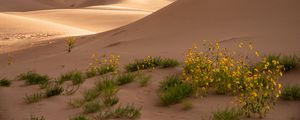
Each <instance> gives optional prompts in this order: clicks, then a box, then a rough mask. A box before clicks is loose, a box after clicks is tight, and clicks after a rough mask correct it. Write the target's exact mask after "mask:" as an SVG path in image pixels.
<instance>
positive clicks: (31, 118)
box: [29, 115, 46, 120]
mask: <svg viewBox="0 0 300 120" xmlns="http://www.w3.org/2000/svg"><path fill="white" fill-rule="evenodd" d="M29 119H30V120H46V118H45V117H44V116H41V117H38V116H34V115H30V118H29Z"/></svg>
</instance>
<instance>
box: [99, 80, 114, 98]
mask: <svg viewBox="0 0 300 120" xmlns="http://www.w3.org/2000/svg"><path fill="white" fill-rule="evenodd" d="M96 89H97V90H98V91H100V92H101V94H102V95H103V96H104V97H110V96H113V95H115V94H116V93H117V92H118V91H119V86H118V85H117V84H116V82H115V80H114V79H109V78H104V79H102V80H99V81H98V83H96Z"/></svg>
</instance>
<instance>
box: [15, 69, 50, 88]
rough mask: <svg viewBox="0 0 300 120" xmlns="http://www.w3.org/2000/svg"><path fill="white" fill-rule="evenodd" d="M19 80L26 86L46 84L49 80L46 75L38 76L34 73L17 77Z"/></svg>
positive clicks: (30, 72)
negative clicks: (23, 81)
mask: <svg viewBox="0 0 300 120" xmlns="http://www.w3.org/2000/svg"><path fill="white" fill-rule="evenodd" d="M18 78H19V79H20V80H25V82H26V84H27V85H36V84H40V85H43V84H47V83H48V82H49V80H50V77H49V76H48V75H40V74H38V73H36V72H34V71H29V72H26V73H22V74H20V75H19V76H18Z"/></svg>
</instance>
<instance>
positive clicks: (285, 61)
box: [266, 55, 299, 71]
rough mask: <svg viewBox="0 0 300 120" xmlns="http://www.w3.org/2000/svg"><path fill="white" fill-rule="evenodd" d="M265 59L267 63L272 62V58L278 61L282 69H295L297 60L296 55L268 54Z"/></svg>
mask: <svg viewBox="0 0 300 120" xmlns="http://www.w3.org/2000/svg"><path fill="white" fill-rule="evenodd" d="M266 59H267V61H268V62H269V63H272V62H273V61H274V60H276V61H279V63H280V64H282V65H283V71H291V70H293V69H295V68H296V67H297V65H298V62H299V60H298V57H297V56H280V55H268V56H267V57H266Z"/></svg>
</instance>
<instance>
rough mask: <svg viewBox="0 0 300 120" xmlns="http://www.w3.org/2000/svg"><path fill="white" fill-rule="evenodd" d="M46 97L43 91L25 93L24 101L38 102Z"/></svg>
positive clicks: (29, 102) (27, 102) (28, 102)
mask: <svg viewBox="0 0 300 120" xmlns="http://www.w3.org/2000/svg"><path fill="white" fill-rule="evenodd" d="M44 97H45V94H44V93H42V92H38V93H33V94H32V95H25V98H24V101H25V103H26V104H32V103H36V102H38V101H40V100H42V99H43V98H44Z"/></svg>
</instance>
